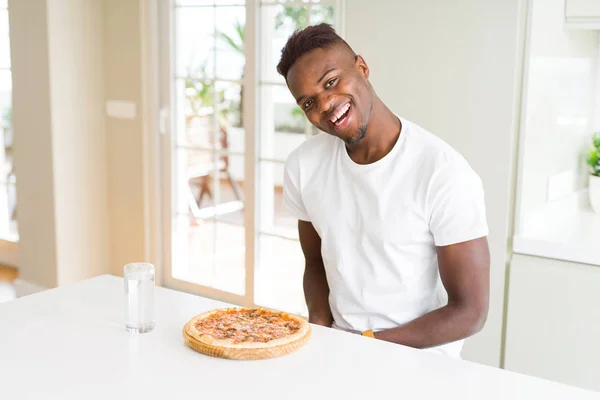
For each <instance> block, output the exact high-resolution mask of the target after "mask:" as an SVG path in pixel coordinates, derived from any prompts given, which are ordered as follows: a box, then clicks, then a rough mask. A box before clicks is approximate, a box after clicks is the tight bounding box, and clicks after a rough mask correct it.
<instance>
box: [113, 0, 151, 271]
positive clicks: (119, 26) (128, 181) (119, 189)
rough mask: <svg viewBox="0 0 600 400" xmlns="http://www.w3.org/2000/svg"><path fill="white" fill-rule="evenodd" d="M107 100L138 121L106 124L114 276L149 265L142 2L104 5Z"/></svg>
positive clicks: (125, 120) (124, 120)
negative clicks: (132, 109)
mask: <svg viewBox="0 0 600 400" xmlns="http://www.w3.org/2000/svg"><path fill="white" fill-rule="evenodd" d="M102 4H103V15H104V43H103V45H104V64H103V67H104V74H105V75H104V77H105V80H104V81H105V97H106V100H107V101H109V100H124V101H129V102H133V103H134V104H135V105H136V109H137V115H136V117H135V118H133V119H116V118H106V141H107V142H106V146H107V161H108V163H107V168H108V172H107V173H108V199H109V208H110V246H111V254H112V259H111V263H110V264H111V272H112V273H114V274H116V275H122V273H123V266H124V265H125V264H127V263H130V262H136V261H144V260H145V259H146V248H145V228H146V223H148V221H146V220H145V217H144V208H145V204H144V201H145V200H144V190H145V188H144V153H143V149H144V138H143V122H142V118H141V113H142V38H141V26H140V1H137V0H136V1H122V0H104V1H103V2H102Z"/></svg>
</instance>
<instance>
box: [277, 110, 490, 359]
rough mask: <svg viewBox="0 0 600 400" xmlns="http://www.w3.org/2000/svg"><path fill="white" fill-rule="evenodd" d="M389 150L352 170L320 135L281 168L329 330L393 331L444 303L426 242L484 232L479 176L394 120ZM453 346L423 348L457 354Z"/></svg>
mask: <svg viewBox="0 0 600 400" xmlns="http://www.w3.org/2000/svg"><path fill="white" fill-rule="evenodd" d="M400 121H401V122H402V131H401V134H400V137H399V138H398V141H397V142H396V144H395V145H394V147H393V148H392V150H391V151H390V152H389V153H388V154H387V155H386V156H385V157H383V158H382V159H380V160H379V161H376V162H374V163H372V164H367V165H361V164H357V163H355V162H354V161H352V159H351V158H350V157H349V156H348V153H347V150H346V146H345V144H344V142H343V141H342V140H340V139H338V138H336V137H334V136H331V135H328V134H325V133H321V134H319V135H317V136H315V137H312V138H311V139H309V140H307V141H306V142H304V143H303V144H302V145H301V146H300V147H298V148H297V149H296V150H294V151H293V152H292V153H291V154H290V156H289V157H288V160H287V162H286V167H285V177H284V201H285V203H286V205H287V208H288V210H290V211H291V213H292V214H293V215H294V216H295V217H297V218H298V219H300V220H303V221H310V222H311V223H312V224H313V226H314V227H315V230H316V231H317V233H318V234H319V236H320V237H321V254H322V257H323V263H324V266H325V272H326V275H327V282H328V284H329V288H330V295H329V304H330V306H331V312H332V314H333V318H334V324H335V325H336V326H337V327H339V328H341V329H345V330H350V331H356V332H362V331H365V330H368V329H372V330H373V331H379V330H384V329H389V328H394V327H397V326H399V325H402V324H405V323H407V322H409V321H412V320H413V319H415V318H417V317H419V316H421V315H423V314H426V313H428V312H430V311H432V310H435V309H437V308H440V307H442V306H444V305H446V304H447V301H448V300H447V299H448V297H447V293H446V291H445V289H444V287H443V285H442V282H441V280H440V276H439V271H438V262H437V253H436V246H445V245H450V244H454V243H459V242H464V241H467V240H471V239H476V238H480V237H483V236H487V234H488V227H487V221H486V215H485V204H484V193H483V187H482V183H481V179H480V178H479V176H478V175H477V174H476V173H475V172H474V171H473V169H472V168H471V167H470V166H469V164H468V163H467V161H466V160H465V159H464V158H463V157H462V156H461V155H460V154H459V153H458V152H457V151H455V150H454V149H453V148H452V147H450V146H449V145H448V144H447V143H445V142H444V141H442V140H441V139H440V138H438V137H436V136H434V135H432V134H431V133H429V132H427V131H426V130H424V129H423V128H421V127H419V126H418V125H416V124H414V123H411V122H410V121H407V120H405V119H403V118H400ZM462 345H463V341H462V340H461V341H457V342H453V343H449V344H446V345H443V346H439V347H436V348H433V349H429V350H430V351H433V352H437V353H441V354H446V355H450V356H453V357H460V351H461V349H462Z"/></svg>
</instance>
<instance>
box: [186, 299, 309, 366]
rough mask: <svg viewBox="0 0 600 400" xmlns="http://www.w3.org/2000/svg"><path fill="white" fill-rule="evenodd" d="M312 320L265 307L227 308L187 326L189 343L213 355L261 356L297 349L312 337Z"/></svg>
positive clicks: (257, 357)
mask: <svg viewBox="0 0 600 400" xmlns="http://www.w3.org/2000/svg"><path fill="white" fill-rule="evenodd" d="M310 333H311V329H310V325H309V323H308V321H306V320H304V319H302V318H300V317H298V316H295V315H291V314H287V313H284V312H280V311H272V310H267V309H264V308H224V309H217V310H212V311H208V312H205V313H203V314H200V315H197V316H195V317H194V318H192V319H191V320H190V321H189V322H188V323H187V324H186V325H185V326H184V328H183V337H184V340H185V342H186V344H187V345H188V346H189V347H191V348H192V349H194V350H196V351H198V352H200V353H203V354H206V355H209V356H213V357H221V358H229V359H238V360H258V359H264V358H272V357H279V356H283V355H285V354H289V353H291V352H293V351H296V350H297V349H299V348H300V347H302V346H304V345H305V344H306V343H307V342H308V340H309V338H310Z"/></svg>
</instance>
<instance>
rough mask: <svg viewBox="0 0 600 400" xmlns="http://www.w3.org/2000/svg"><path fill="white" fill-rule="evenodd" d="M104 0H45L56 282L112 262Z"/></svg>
mask: <svg viewBox="0 0 600 400" xmlns="http://www.w3.org/2000/svg"><path fill="white" fill-rule="evenodd" d="M102 36H103V26H102V2H98V1H96V0H48V40H49V42H48V45H49V55H50V82H51V85H50V87H51V90H50V101H51V110H52V127H51V129H52V154H53V171H54V191H55V194H56V197H55V204H54V206H55V215H56V216H57V218H56V247H57V249H58V251H57V264H58V266H59V276H58V281H59V284H64V283H70V282H76V281H79V280H81V279H85V278H89V277H93V276H96V275H99V274H102V273H105V272H106V271H107V270H108V268H109V260H110V253H109V247H108V196H107V192H106V189H107V174H106V139H105V134H104V71H103V64H102V62H103V53H102Z"/></svg>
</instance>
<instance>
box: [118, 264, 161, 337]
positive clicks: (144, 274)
mask: <svg viewBox="0 0 600 400" xmlns="http://www.w3.org/2000/svg"><path fill="white" fill-rule="evenodd" d="M123 278H124V281H125V329H127V330H128V331H129V332H133V333H146V332H151V331H152V330H153V329H154V265H152V264H149V263H132V264H127V265H126V266H125V267H124V268H123Z"/></svg>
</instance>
